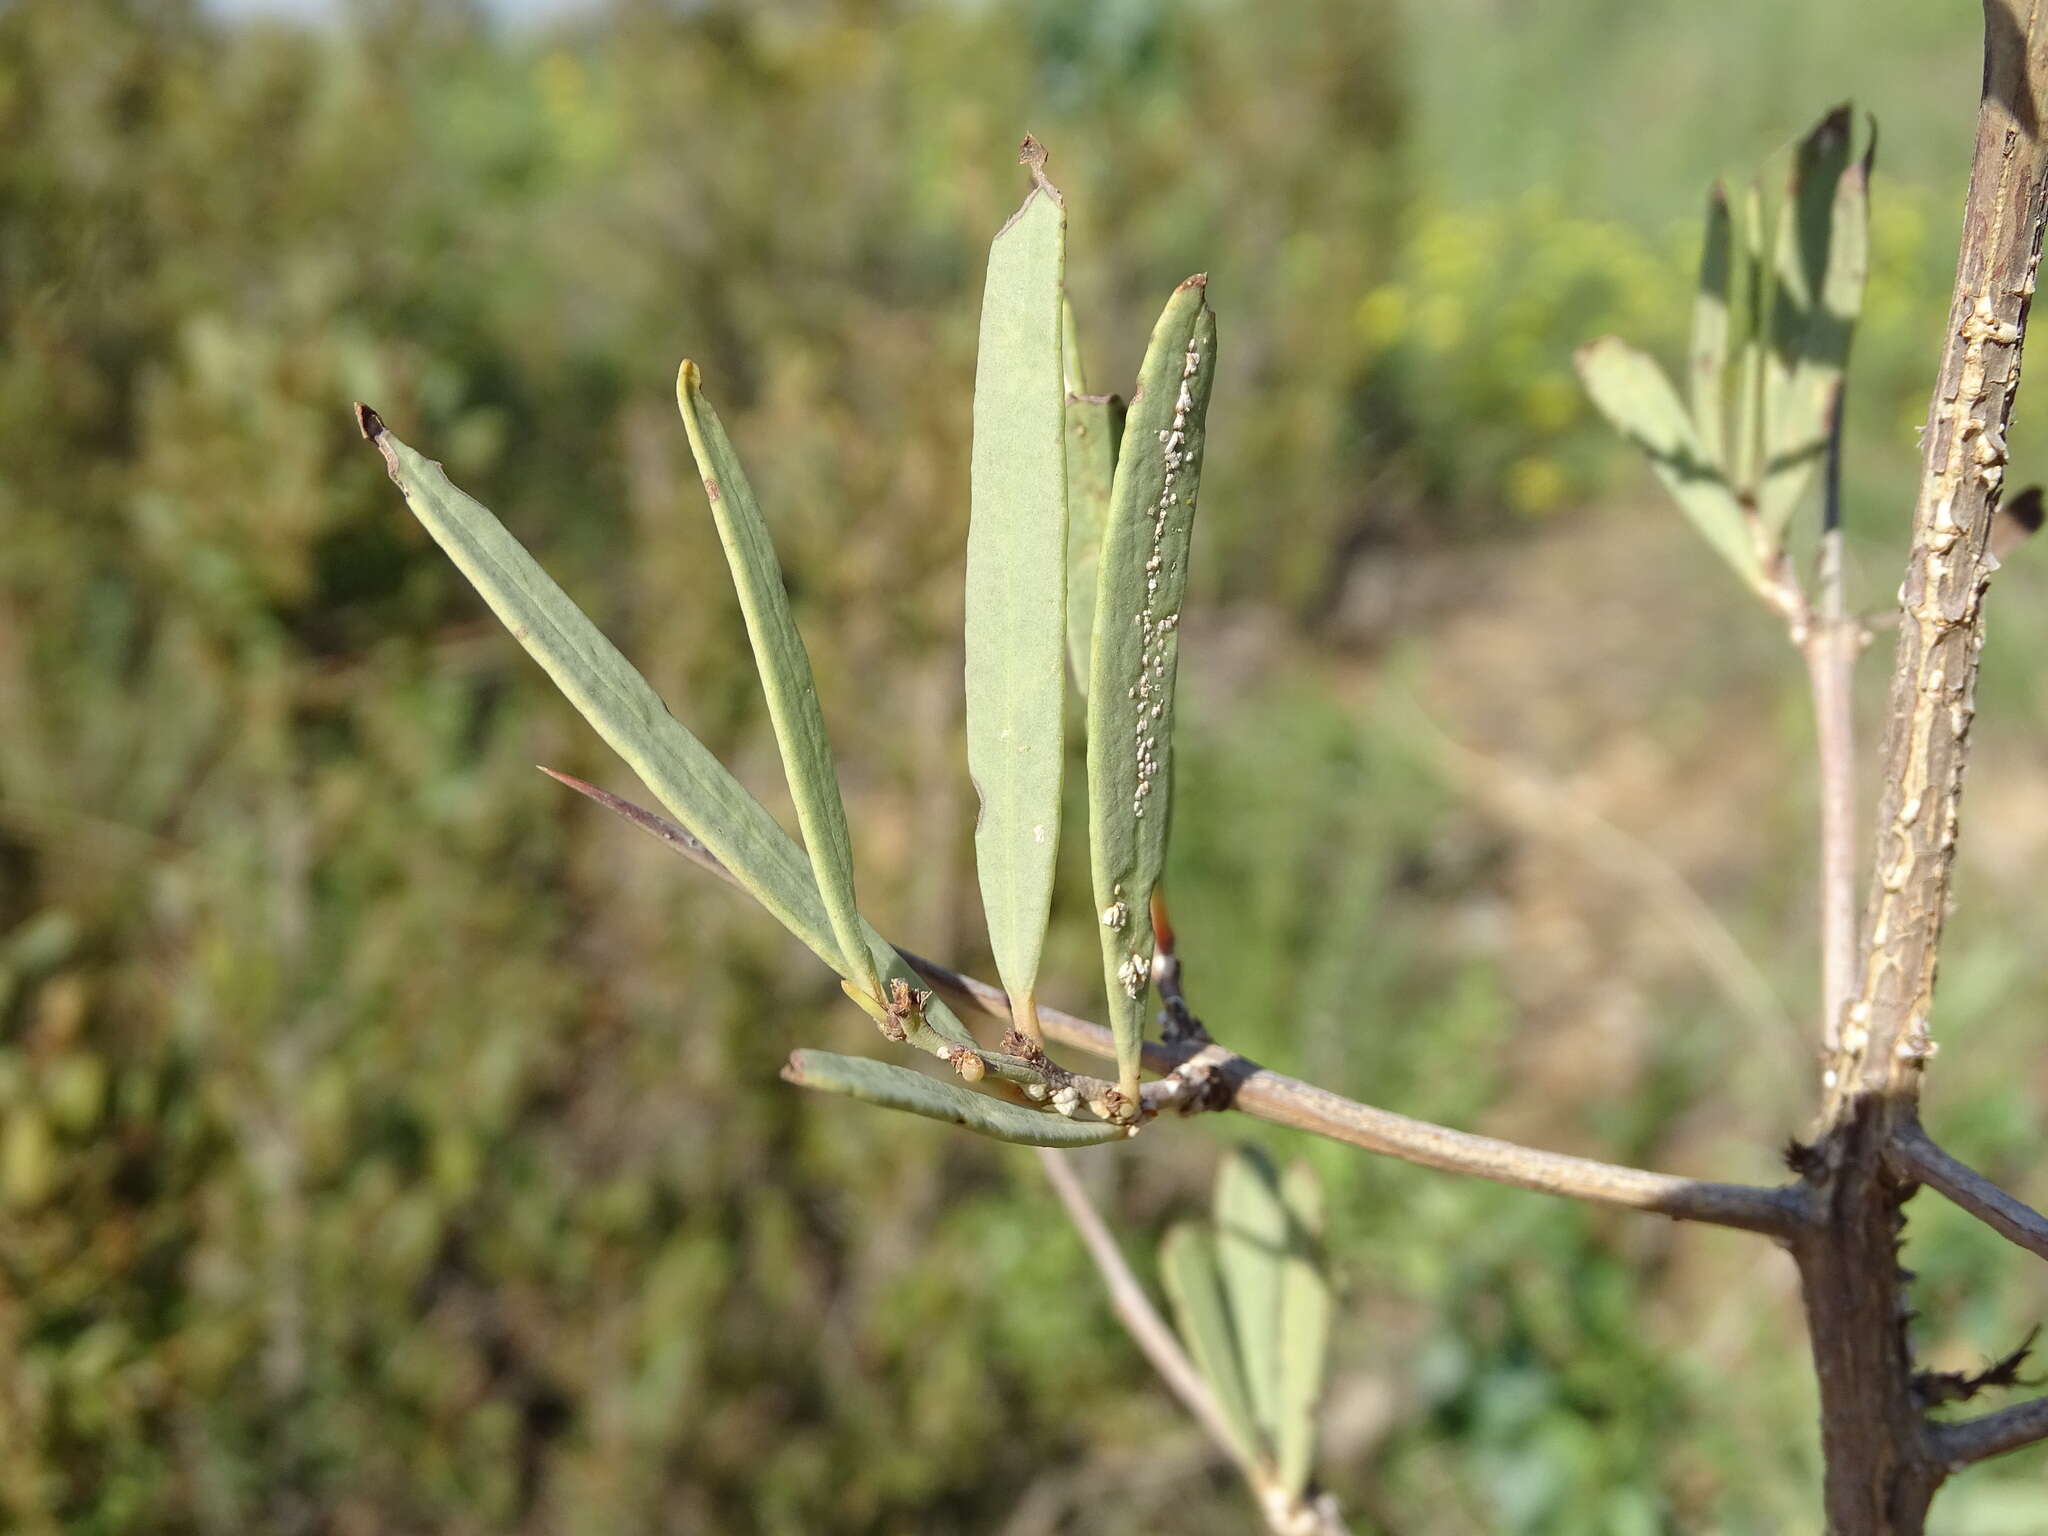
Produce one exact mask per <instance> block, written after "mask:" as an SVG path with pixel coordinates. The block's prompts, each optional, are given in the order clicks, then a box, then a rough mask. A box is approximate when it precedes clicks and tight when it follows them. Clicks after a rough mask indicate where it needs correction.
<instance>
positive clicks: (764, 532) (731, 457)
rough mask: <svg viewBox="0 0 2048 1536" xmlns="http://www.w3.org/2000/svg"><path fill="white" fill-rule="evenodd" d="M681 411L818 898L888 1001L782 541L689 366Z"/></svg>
mask: <svg viewBox="0 0 2048 1536" xmlns="http://www.w3.org/2000/svg"><path fill="white" fill-rule="evenodd" d="M676 408H677V409H678V410H680V411H681V412H682V414H683V428H684V430H685V431H686V432H687V433H688V434H689V438H690V452H691V454H692V455H694V456H695V458H696V460H697V472H698V474H699V475H701V476H702V477H703V480H704V494H705V495H706V496H707V497H708V498H709V499H710V502H711V516H712V520H713V521H714V522H715V523H716V524H717V525H718V539H719V542H720V543H721V544H723V545H724V546H725V558H726V562H727V564H729V565H730V566H731V567H732V579H733V585H734V587H735V588H737V589H738V592H739V599H740V612H741V613H742V614H743V615H744V616H745V618H746V622H747V638H748V640H749V641H751V642H752V644H753V648H754V665H755V667H756V669H757V670H758V671H759V672H760V674H761V686H762V690H763V691H764V692H765V693H766V694H767V696H768V717H769V719H770V720H771V721H772V722H773V723H774V726H775V743H776V745H777V746H778V747H779V748H781V750H782V769H783V773H784V774H785V776H786V777H787V778H788V780H789V791H790V796H791V798H793V799H794V800H795V801H796V817H797V823H798V825H799V826H800V827H801V828H802V829H803V835H804V847H805V848H806V849H807V850H808V851H809V853H810V861H811V868H812V870H813V871H814V873H815V876H816V880H817V887H818V893H819V895H820V896H821V897H822V898H823V899H824V903H825V914H826V916H827V917H828V918H830V919H831V923H832V932H833V935H834V937H835V938H837V939H838V941H839V950H840V953H841V954H842V955H843V956H844V957H845V959H846V961H847V968H846V970H845V972H844V974H846V975H847V976H849V977H850V978H852V979H853V980H854V981H855V982H856V983H857V984H859V985H863V986H865V987H866V988H867V990H868V992H869V994H870V995H871V996H873V997H874V998H875V999H876V1000H877V1001H880V1000H881V999H882V982H881V978H880V976H879V975H877V974H876V968H875V961H874V956H873V955H872V954H871V953H870V952H869V950H868V945H867V942H866V939H865V938H864V936H863V935H862V933H861V927H860V910H859V907H858V905H857V904H856V902H855V900H854V894H853V841H852V838H851V836H850V835H849V834H848V832H847V830H846V807H845V804H844V803H843V802H842V801H841V800H840V798H839V777H838V774H837V772H836V771H835V770H834V768H833V766H832V746H831V743H830V742H829V741H827V740H826V738H825V717H824V715H823V713H822V712H821V711H820V710H819V708H818V685H817V682H816V681H815V680H814V679H813V677H812V675H811V658H810V653H809V652H807V651H806V650H805V649H804V641H803V636H802V635H801V634H799V633H798V632H797V627H796V620H795V618H793V617H792V616H791V614H790V611H789V593H788V591H787V589H786V588H785V587H784V586H783V583H782V565H781V562H780V561H778V560H777V559H776V558H775V541H774V540H773V539H772V538H771V537H770V536H769V533H768V524H767V523H766V521H764V520H763V518H762V516H761V508H760V506H759V504H758V503H757V502H756V501H755V500H754V488H753V486H752V485H751V484H749V483H748V480H747V474H746V471H745V470H744V469H742V468H741V467H740V461H739V455H738V454H737V453H735V452H734V451H733V446H732V441H731V439H729V438H728V437H727V436H726V435H725V426H724V424H723V423H722V422H720V421H719V419H718V412H716V411H715V410H713V409H712V408H711V402H710V401H709V400H707V399H705V398H704V392H703V380H702V378H701V376H700V375H699V374H698V371H697V365H696V364H695V363H693V362H690V361H689V360H688V359H685V360H684V362H683V365H682V367H681V368H680V369H678V370H677V373H676Z"/></svg>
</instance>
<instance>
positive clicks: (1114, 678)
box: [1088, 275, 1216, 1101]
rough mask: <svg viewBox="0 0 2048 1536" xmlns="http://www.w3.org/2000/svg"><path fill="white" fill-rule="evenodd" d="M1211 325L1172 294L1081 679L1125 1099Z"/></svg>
mask: <svg viewBox="0 0 2048 1536" xmlns="http://www.w3.org/2000/svg"><path fill="white" fill-rule="evenodd" d="M1215 379H1216V316H1215V314H1214V312H1213V311H1212V310H1211V309H1210V308H1209V304H1208V279H1207V278H1206V277H1205V276H1200V275H1197V276H1195V277H1191V278H1189V279H1188V280H1187V281H1186V282H1184V283H1182V284H1181V285H1180V287H1179V288H1178V289H1176V290H1175V291H1174V295H1173V297H1172V298H1171V299H1170V300H1168V301H1167V305H1166V309H1165V311H1164V312H1163V313H1162V314H1161V315H1160V317H1159V322H1158V324H1157V325H1155V326H1154V327H1153V328H1152V340H1151V343H1150V345H1149V346H1147V348H1146V349H1145V360H1144V363H1143V364H1142V365H1141V367H1140V368H1139V371H1138V387H1137V389H1136V390H1135V391H1134V392H1133V394H1132V396H1131V405H1130V411H1129V413H1128V416H1127V418H1126V420H1125V423H1124V435H1123V447H1122V449H1121V450H1120V451H1119V452H1118V454H1117V463H1116V480H1115V484H1114V487H1113V489H1112V490H1111V492H1110V501H1109V522H1108V525H1107V527H1105V528H1104V530H1103V536H1102V564H1101V570H1100V571H1099V573H1098V575H1097V580H1096V585H1095V644H1094V648H1093V653H1092V655H1091V658H1090V662H1089V682H1088V835H1089V863H1090V866H1091V868H1092V871H1093V875H1094V884H1095V905H1096V913H1097V917H1098V920H1099V922H1100V923H1101V938H1102V965H1103V972H1104V975H1105V977H1106V980H1107V990H1108V993H1109V1021H1110V1028H1111V1031H1112V1032H1113V1033H1114V1035H1115V1037H1116V1056H1117V1076H1118V1087H1119V1088H1120V1089H1121V1090H1122V1092H1123V1093H1124V1095H1125V1096H1126V1097H1127V1098H1130V1099H1132V1100H1133V1101H1135V1099H1136V1096H1137V1091H1138V1053H1139V1046H1140V1044H1141V1042H1142V1040H1143V1038H1144V997H1145V992H1146V989H1147V987H1149V986H1150V984H1151V975H1152V943H1153V939H1152V930H1151V922H1150V918H1149V916H1148V914H1149V911H1150V907H1151V897H1152V887H1153V885H1154V884H1156V883H1157V881H1158V879H1159V873H1160V869H1161V867H1162V866H1163V865H1164V863H1165V859H1166V830H1167V813H1168V810H1169V806H1170V798H1169V797H1170V794H1171V790H1170V783H1171V780H1170V777H1169V773H1170V769H1171V766H1172V732H1173V694H1174V680H1175V676H1176V674H1177V672H1178V669H1179V664H1180V619H1181V603H1182V600H1183V598H1184V597H1185V596H1186V592H1187V579H1188V548H1189V538H1190V535H1191V534H1192V532H1193V530H1194V521H1195V502H1196V498H1197V495H1198V493H1199V491H1200V488H1201V478H1202V448H1203V444H1204V441H1205V438H1206V435H1207V426H1206V424H1207V420H1208V413H1209V393H1210V389H1211V387H1212V385H1213V384H1214V383H1215Z"/></svg>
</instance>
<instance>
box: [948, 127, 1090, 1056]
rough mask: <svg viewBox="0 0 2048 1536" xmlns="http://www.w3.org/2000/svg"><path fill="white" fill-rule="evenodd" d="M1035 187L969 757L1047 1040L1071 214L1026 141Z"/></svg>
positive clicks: (976, 468)
mask: <svg viewBox="0 0 2048 1536" xmlns="http://www.w3.org/2000/svg"><path fill="white" fill-rule="evenodd" d="M1024 158H1025V160H1026V161H1027V163H1029V164H1030V165H1031V169H1032V187H1031V191H1030V192H1029V193H1028V194H1026V196H1025V198H1024V204H1023V206H1022V207H1021V208H1019V209H1018V210H1017V212H1016V213H1015V214H1014V215H1013V216H1012V217H1011V219H1010V221H1009V223H1007V224H1005V225H1004V226H1003V228H1002V230H1001V231H1000V232H999V233H998V234H997V235H996V238H995V243H994V244H993V245H992V246H991V247H990V248H989V257H988V284H987V287H986V289H985V290H984V292H983V295H982V306H981V352H980V357H979V360H978V361H977V363H976V365H975V377H974V451H973V465H972V469H973V486H972V495H971V498H970V501H971V505H970V515H969V525H968V533H967V613H966V619H967V625H966V628H967V766H968V771H969V773H971V774H972V775H973V778H974V787H975V790H976V793H977V794H978V795H979V796H980V798H981V814H980V816H979V818H978V820H977V821H976V824H975V829H974V854H975V865H976V868H977V870H978V872H979V874H980V877H981V900H982V907H983V909H984V911H985V913H986V915H987V918H988V932H989V943H990V947H991V948H992V950H993V951H994V953H995V961H996V970H997V972H998V973H999V974H1000V975H1001V977H1002V981H1003V988H1004V990H1005V991H1006V992H1008V993H1009V997H1010V1013H1011V1017H1012V1019H1013V1020H1014V1021H1015V1023H1016V1025H1017V1027H1018V1028H1019V1029H1021V1030H1022V1031H1023V1032H1024V1033H1025V1034H1026V1035H1028V1036H1029V1037H1031V1038H1032V1039H1034V1040H1036V1039H1038V1038H1039V1030H1038V1003H1037V990H1038V962H1039V957H1040V954H1041V952H1042V951H1043V949H1044V946H1045V929H1046V923H1047V921H1048V919H1049V917H1050V915H1051V908H1052V880H1053V866H1054V861H1055V857H1056V855H1057V854H1058V852H1059V835H1060V777H1061V773H1062V770H1063V767H1064V759H1065V750H1064V746H1063V734H1064V730H1065V719H1064V711H1065V709H1066V623H1067V617H1066V589H1067V470H1066V379H1065V377H1064V373H1063V370H1062V365H1061V359H1060V351H1061V334H1060V282H1061V277H1062V274H1063V271H1064V267H1065V262H1066V212H1065V210H1064V209H1063V208H1062V206H1061V203H1060V194H1059V192H1058V190H1057V189H1056V188H1055V187H1054V186H1053V185H1052V183H1051V182H1049V181H1047V180H1046V179H1045V174H1044V170H1043V163H1044V151H1043V150H1042V149H1039V148H1038V146H1037V144H1036V142H1035V141H1033V140H1030V139H1026V140H1025V155H1024Z"/></svg>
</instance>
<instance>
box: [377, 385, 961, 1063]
mask: <svg viewBox="0 0 2048 1536" xmlns="http://www.w3.org/2000/svg"><path fill="white" fill-rule="evenodd" d="M356 420H357V423H358V425H360V426H361V428H362V431H363V436H365V437H367V438H368V439H370V441H371V442H373V443H375V444H376V445H377V449H378V451H379V452H380V453H382V454H383V455H384V463H385V465H386V467H387V468H388V469H389V470H390V471H391V478H392V480H393V481H394V482H395V483H396V484H397V486H398V488H399V490H400V491H401V492H403V493H404V496H405V500H406V505H407V506H408V507H410V508H411V509H412V512H413V515H414V516H415V517H417V518H418V519H419V520H420V523H421V525H422V526H424V527H425V528H426V530H427V532H428V533H429V534H431V535H432V536H433V539H434V542H435V543H437V544H439V545H440V546H441V548H442V549H443V550H445V551H446V552H447V554H448V556H449V558H450V559H451V560H453V561H454V562H455V565H456V568H457V569H458V570H460V571H461V572H462V574H463V575H464V576H466V577H467V578H468V579H469V582H470V585H471V586H473V587H475V588H476V590H477V593H478V595H480V596H481V597H482V598H483V599H484V601H485V602H486V603H487V604H489V605H490V608H491V611H492V612H493V613H495V614H496V615H497V616H498V618H499V619H500V620H501V621H502V622H503V623H504V625H505V627H506V628H507V629H509V630H511V631H512V636H513V638H514V639H516V640H517V641H518V642H519V643H520V644H521V645H522V646H524V647H525V648H526V650H527V653H528V654H529V655H531V656H532V657H533V659H534V660H535V661H537V662H539V663H540V664H541V667H542V668H543V669H544V670H545V671H546V672H547V674H548V676H549V677H550V678H552V679H553V680H554V683H555V686H556V687H557V688H559V689H560V690H561V691H562V695H563V697H564V698H566V699H568V701H569V702H570V703H571V704H572V705H574V706H575V708H576V711H577V713H579V714H581V715H582V716H583V718H584V719H585V720H588V721H589V722H590V724H591V725H592V726H593V727H595V729H596V730H597V733H598V734H599V735H600V736H602V737H603V738H604V739H605V741H606V742H607V743H608V744H609V745H610V746H611V748H612V750H613V751H615V752H617V753H618V754H619V756H620V757H622V758H624V759H625V761H626V763H627V765H628V766H629V767H631V768H632V769H633V771H634V772H635V773H637V774H639V775H640V777H641V779H642V780H643V781H644V782H645V783H646V785H647V786H648V788H650V789H652V790H653V791H654V793H655V794H656V795H657V796H658V797H659V798H660V800H661V802H662V804H663V805H665V806H667V807H668V808H669V810H670V811H672V812H673V813H674V814H675V815H676V817H677V818H678V819H679V820H680V821H681V822H682V823H683V825H684V826H685V827H686V828H688V829H689V831H690V833H691V835H693V836H694V837H696V838H698V839H699V840H700V841H701V842H702V843H703V844H704V846H705V848H706V849H707V850H709V851H710V853H711V854H712V856H713V857H715V858H716V859H717V860H718V861H719V862H720V863H721V864H723V865H724V866H725V868H726V870H727V871H728V872H729V873H730V874H731V875H732V877H733V879H734V880H736V881H738V882H739V884H740V885H741V886H742V887H743V888H744V889H745V890H746V891H747V892H748V894H750V895H751V896H753V898H754V899H755V900H756V901H758V902H760V903H761V905H762V906H763V907H765V908H767V909H768V912H769V913H770V915H771V916H773V917H774V918H775V919H776V921H777V922H779V923H781V924H782V925H783V927H785V928H787V929H788V930H789V931H790V932H791V933H793V934H794V935H796V937H797V938H799V939H801V940H802V941H803V942H804V943H805V944H806V945H808V946H809V947H810V948H811V950H812V951H813V952H814V953H815V954H816V955H817V956H818V957H819V958H820V959H822V960H823V961H824V962H825V963H826V964H827V965H829V966H831V967H832V968H833V970H835V971H837V972H838V973H839V974H840V975H842V976H846V975H847V972H848V966H847V962H846V960H845V958H844V957H843V956H842V955H841V954H840V952H839V943H838V941H837V940H836V938H835V937H834V936H833V933H832V927H831V922H830V920H829V918H828V917H827V916H826V913H825V906H824V902H823V901H822V900H821V899H820V897H819V895H818V886H817V881H816V880H815V879H814V878H813V877H812V874H811V867H810V861H809V860H807V859H806V858H805V857H804V854H803V850H802V849H800V848H799V847H797V845H796V842H795V841H794V839H792V838H791V837H790V835H789V834H788V833H787V832H785V831H784V830H783V829H782V826H781V824H780V823H779V822H777V821H776V820H775V818H774V817H773V816H771V815H769V814H768V812H767V810H766V809H765V808H764V807H763V806H762V805H761V803H760V802H759V801H758V800H756V799H754V797H753V796H752V795H749V794H748V793H747V792H746V790H745V789H743V788H742V787H741V786H740V783H739V781H738V780H737V779H735V778H734V777H733V776H732V775H731V774H730V773H728V772H727V771H726V768H725V765H724V764H723V763H721V762H719V761H718V759H717V758H716V757H714V756H712V755H711V753H710V752H709V751H708V750H707V749H706V748H705V747H704V745H703V743H701V742H700V741H698V740H697V738H696V737H695V736H693V735H691V734H690V732H689V731H688V730H686V729H685V728H684V727H683V726H682V724H681V723H680V722H679V721H677V720H676V719H675V717H674V716H673V715H671V714H670V713H669V712H668V708H667V706H666V705H664V704H663V703H662V702H661V699H660V697H659V696H658V695H657V694H656V693H655V691H654V689H653V688H652V687H650V686H649V685H648V682H647V680H646V679H645V678H643V677H642V676H641V675H640V674H639V673H638V672H636V671H635V670H634V669H633V666H632V664H631V663H630V662H628V661H627V660H626V658H625V657H624V656H622V655H620V654H619V651H618V648H617V647H616V646H614V645H613V644H612V643H611V641H609V640H607V639H606V638H605V637H604V635H603V633H602V632H600V631H599V629H598V628H597V626H596V625H595V624H593V623H591V622H590V620H589V619H588V618H587V617H585V616H584V614H583V611H582V610H581V609H579V608H578V607H577V606H576V605H575V603H573V602H572V601H570V599H569V597H568V594H566V593H565V592H563V591H562V589H561V588H560V587H559V586H557V585H556V584H555V581H554V579H553V578H552V577H550V576H549V575H548V574H547V572H545V571H543V570H542V569H541V568H540V566H539V565H537V564H536V563H535V562H534V560H533V557H532V556H531V555H529V554H527V552H526V550H525V549H524V548H523V547H522V546H521V545H520V543H519V541H518V540H517V539H515V538H513V537H512V535H511V534H510V533H508V532H507V531H506V530H505V528H504V526H503V525H502V524H501V523H499V521H498V520H497V518H495V517H493V516H492V515H491V513H490V511H489V510H488V509H487V508H485V507H484V506H483V505H482V504H481V503H480V502H478V501H476V500H474V499H473V498H471V497H469V496H467V495H465V494H464V493H463V492H462V491H461V490H459V489H457V488H456V486H455V485H454V484H453V483H452V482H451V481H450V480H449V479H448V477H447V475H445V474H444V473H442V470H441V466H440V465H439V464H437V463H435V462H433V461H432V460H430V459H427V458H424V457H422V456H421V455H420V454H418V453H417V452H415V451H414V450H413V449H411V448H409V447H407V446H406V445H405V444H404V443H402V442H400V441H399V440H398V438H397V437H396V436H395V435H394V434H393V433H392V432H391V431H390V430H389V429H388V428H387V427H386V426H385V425H384V423H383V421H382V420H381V419H380V418H379V417H378V415H377V413H376V412H375V411H372V410H370V409H369V408H368V407H367V406H360V405H359V406H357V407H356ZM862 933H863V935H864V937H865V938H866V939H867V941H868V949H869V952H870V953H871V954H872V955H873V956H874V958H875V962H876V964H877V966H878V967H879V968H880V969H881V971H882V973H883V976H884V978H885V980H886V979H888V978H891V977H900V978H901V979H903V980H904V981H906V982H908V983H909V984H911V985H913V986H915V985H918V977H917V973H916V972H915V971H913V970H911V969H910V967H909V966H908V965H906V964H904V962H903V960H902V957H901V956H899V955H898V954H897V953H896V952H895V950H894V949H892V948H890V946H889V945H888V943H887V942H886V941H884V940H883V939H882V938H881V937H880V936H879V935H878V934H876V933H875V931H874V930H873V929H872V928H869V927H867V926H866V925H865V924H863V925H862ZM848 979H849V980H851V979H853V978H851V977H850V976H849V977H848ZM925 1020H926V1023H927V1025H928V1026H929V1028H930V1030H931V1032H932V1034H933V1035H934V1037H935V1041H934V1042H925V1041H922V1040H919V1041H918V1042H917V1043H918V1044H920V1046H921V1047H922V1048H925V1049H933V1048H935V1044H936V1043H948V1042H949V1043H953V1044H959V1045H971V1044H973V1036H971V1035H970V1034H968V1032H967V1029H966V1026H965V1025H963V1024H961V1022H960V1021H959V1020H958V1019H956V1018H954V1017H953V1016H952V1014H951V1012H950V1011H949V1010H947V1009H945V1008H944V1007H943V1006H941V1005H940V1004H939V1002H938V1000H937V999H936V998H934V999H933V1000H932V1001H931V1003H930V1004H929V1005H927V1007H926V1010H925Z"/></svg>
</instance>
